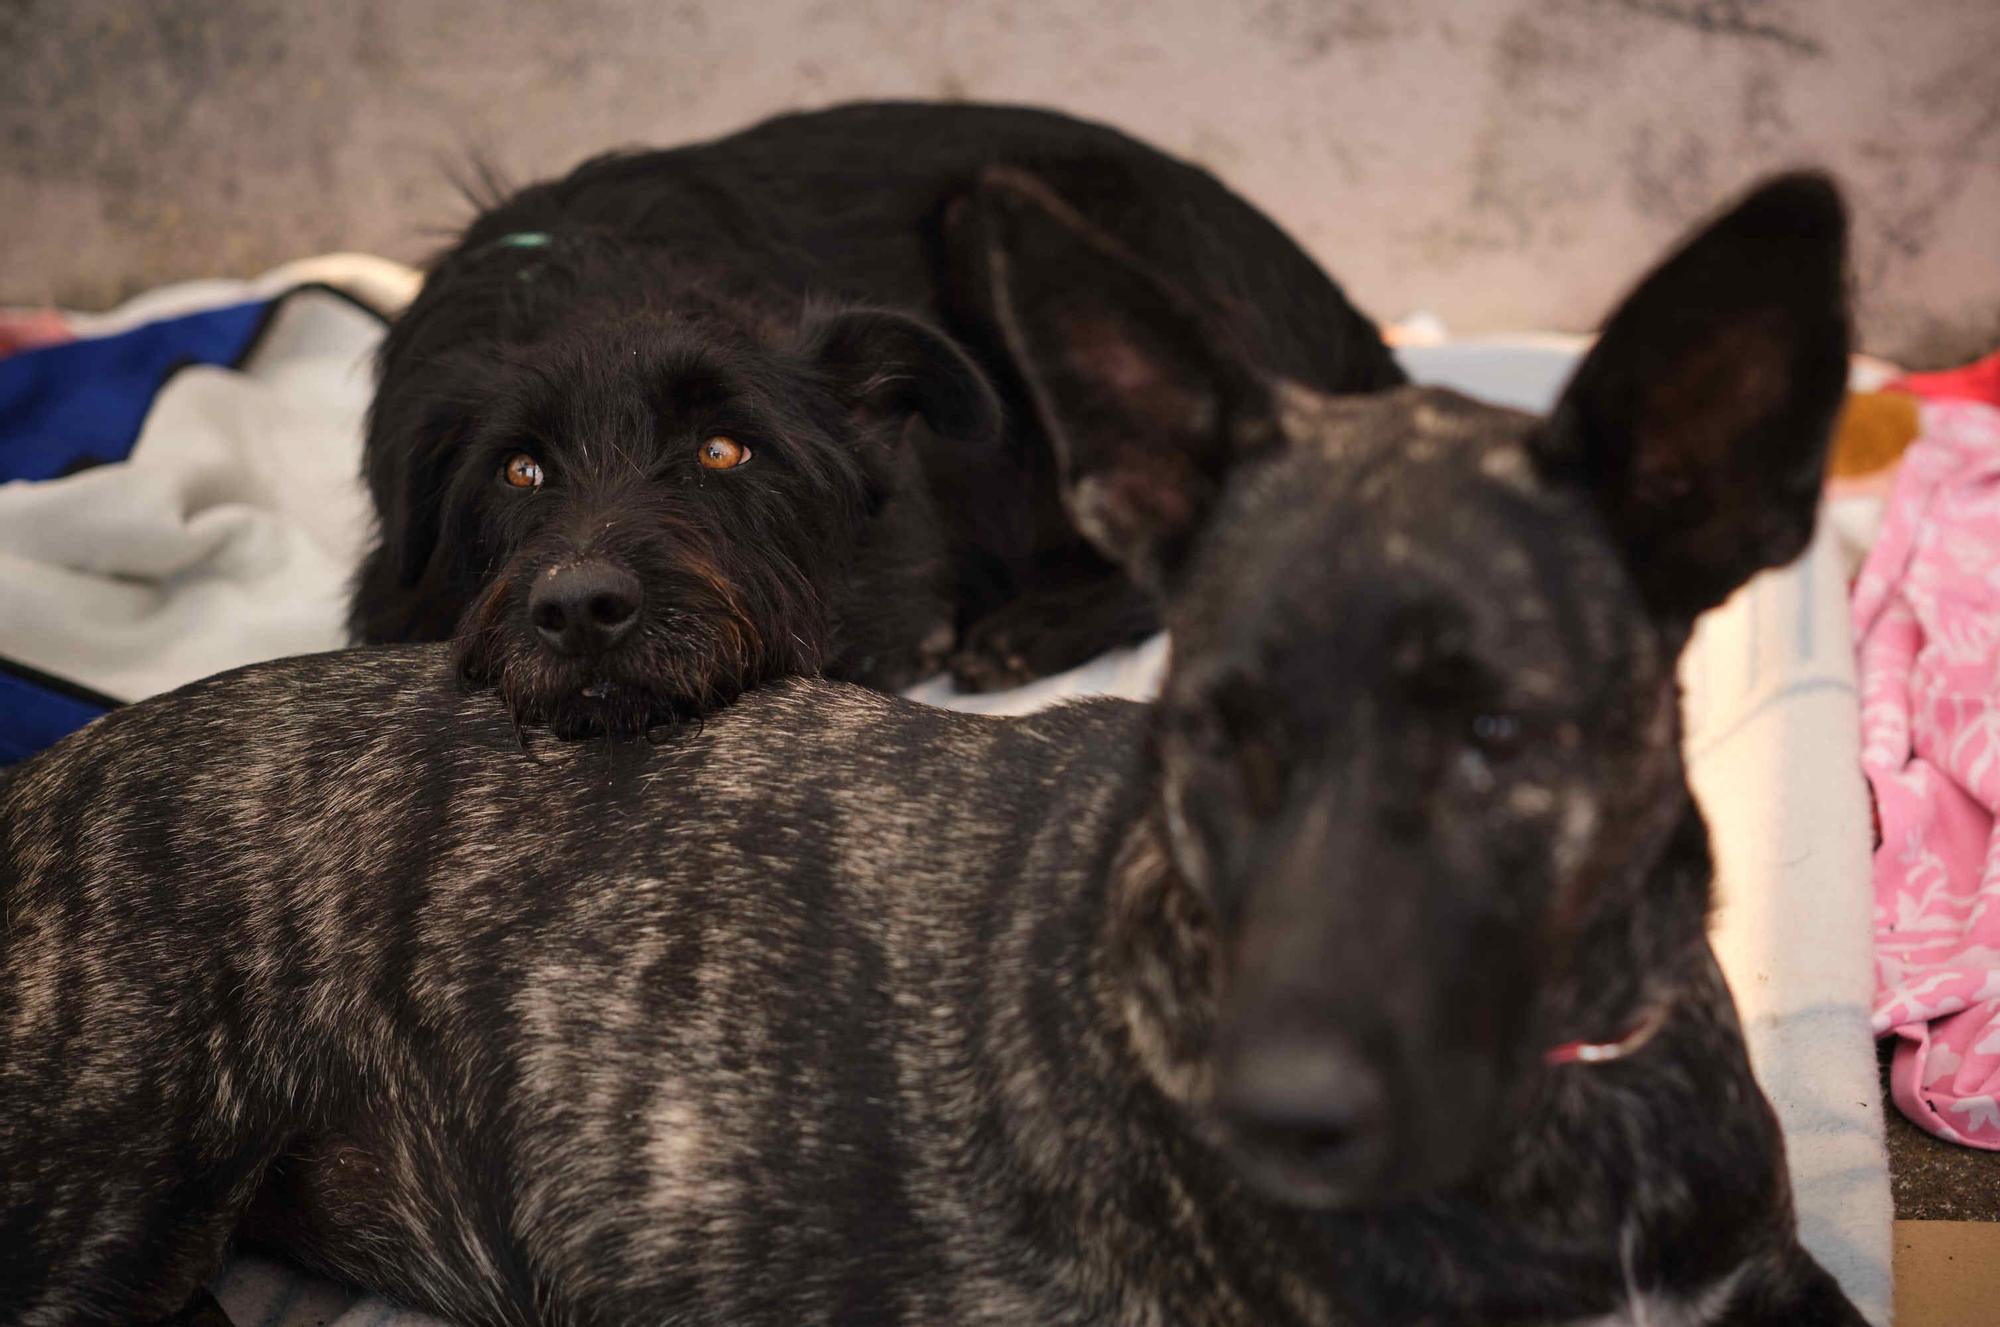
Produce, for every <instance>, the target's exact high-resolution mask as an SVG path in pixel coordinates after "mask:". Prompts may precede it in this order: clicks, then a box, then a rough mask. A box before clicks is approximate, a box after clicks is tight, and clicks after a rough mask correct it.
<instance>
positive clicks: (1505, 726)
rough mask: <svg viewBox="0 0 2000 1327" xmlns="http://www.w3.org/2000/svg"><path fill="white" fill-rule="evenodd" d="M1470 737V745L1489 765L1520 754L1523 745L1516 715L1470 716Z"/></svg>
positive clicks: (1519, 722) (1519, 723) (1519, 721)
mask: <svg viewBox="0 0 2000 1327" xmlns="http://www.w3.org/2000/svg"><path fill="white" fill-rule="evenodd" d="M1470 736H1471V738H1472V745H1473V746H1475V747H1477V748H1478V749H1479V754H1481V755H1482V756H1485V757H1486V759H1487V761H1488V763H1490V764H1495V765H1497V764H1499V763H1500V762H1501V761H1503V760H1512V759H1513V758H1514V757H1515V756H1518V755H1520V754H1521V747H1522V745H1523V743H1522V731H1521V720H1520V717H1519V716H1518V715H1513V714H1501V713H1493V714H1475V715H1473V716H1472V724H1471V732H1470Z"/></svg>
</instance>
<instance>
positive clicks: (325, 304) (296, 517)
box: [0, 257, 1890, 1327]
mask: <svg viewBox="0 0 2000 1327" xmlns="http://www.w3.org/2000/svg"><path fill="white" fill-rule="evenodd" d="M299 280H319V281H327V282H330V283H333V284H339V285H347V286H349V287H350V288H354V287H356V286H358V287H359V289H360V291H361V293H363V294H364V296H365V297H366V298H368V299H369V300H370V302H371V303H374V304H376V305H377V306H378V307H385V306H392V305H393V304H394V303H395V302H396V300H397V299H398V298H401V297H405V296H406V295H407V292H408V291H409V290H410V289H411V288H412V285H413V279H412V278H411V277H410V275H409V274H408V273H407V272H405V271H402V270H401V269H396V268H394V267H393V265H385V264H381V263H379V262H375V261H374V260H364V259H355V258H352V257H343V258H338V259H336V260H333V261H332V262H330V263H327V262H320V263H317V264H307V265H295V266H294V267H293V268H291V269H287V270H286V271H284V272H282V273H278V274H273V276H272V277H271V278H267V279H266V280H265V281H264V282H259V283H253V284H252V285H251V286H248V287H245V286H242V285H235V284H231V283H202V284H201V285H200V286H199V287H197V288H194V289H193V290H189V289H186V288H177V289H175V290H172V291H168V292H163V293H156V294H155V295H153V296H149V297H147V298H146V300H145V301H144V309H145V312H146V313H148V314H150V315H152V316H159V314H160V313H162V312H165V311H179V310H183V309H185V308H187V307H189V305H190V303H191V302H192V303H194V304H199V303H202V302H209V303H219V302H222V301H225V300H229V299H241V298H244V297H245V296H246V295H249V294H256V293H262V292H268V291H269V290H271V289H274V288H276V287H277V286H279V285H285V284H291V283H293V282H296V281H299ZM130 317H131V315H130V313H129V311H128V312H127V313H125V314H124V315H113V316H112V318H113V322H112V325H123V323H125V322H129V320H130ZM378 336H379V328H378V327H376V326H375V325H374V324H373V322H372V320H370V319H368V318H367V317H366V316H365V315H362V314H359V313H358V312H356V311H355V310H353V309H352V308H350V307H348V306H346V305H344V304H342V303H341V302H340V301H338V300H335V299H331V298H319V297H314V296H312V295H310V294H307V295H304V296H300V297H295V298H294V299H293V300H292V301H290V302H289V303H288V304H287V306H286V307H285V309H284V310H283V311H282V312H281V314H280V315H279V320H278V322H277V323H276V324H274V326H273V327H272V329H271V330H270V332H269V333H267V335H266V336H265V337H264V339H263V341H262V342H261V343H260V345H259V346H258V348H257V350H256V351H255V352H254V353H253V354H252V355H251V356H250V357H249V359H248V360H247V361H246V362H245V364H244V366H243V368H242V370H240V371H236V370H223V369H193V370H187V371H183V372H182V373H180V374H179V375H177V376H176V377H175V378H174V379H173V380H172V381H171V382H170V383H169V384H168V385H167V387H166V388H165V389H164V390H163V392H162V393H161V395H160V397H159V400H158V402H157V404H156V406H155V408H154V410H153V412H152V414H151V415H150V416H149V417H148V419H147V421H146V425H145V427H144V429H143V431H142V433H141V436H140V439H139V443H138V445H137V447H136V448H135V450H134V452H133V454H132V457H131V458H130V459H129V460H128V461H126V462H123V463H120V464H115V465H107V466H101V467H98V468H96V469H92V470H88V471H85V472H83V473H80V474H77V475H74V476H71V477H69V478H64V479H58V480H52V481H49V482H46V483H39V484H11V485H5V486H0V655H5V656H9V657H12V658H15V659H19V660H21V661H24V662H26V663H29V664H32V665H34V666H36V667H38V668H41V669H43V670H44V671H47V672H50V673H54V674H57V675H59V676H62V677H65V678H67V679H69V680H72V681H75V682H79V683H82V684H84V685H87V686H91V687H95V688H97V689H99V690H102V691H105V692H107V693H109V694H111V695H114V696H117V697H120V698H124V699H137V698H139V697H142V696H146V695H150V694H153V693H155V692H158V691H162V690H166V689H168V688H171V687H174V686H178V685H180V684H181V683H183V682H186V681H190V680H192V679H194V678H196V677H200V676H203V675H205V674H207V673H210V672H214V671H217V670H219V669H222V668H227V667H232V666H235V665H237V664H241V663H247V662H251V661H253V660H256V659H262V658H269V657H273V656H277V655H284V654H294V653H300V652H305V651H311V650H320V649H326V648H328V647H330V646H333V645H336V644H338V643H339V642H340V640H341V618H342V604H343V598H344V595H345V592H346V582H347V578H348V576H349V575H350V573H351V569H352V567H353V566H354V563H355V560H356V557H357V556H358V553H359V550H360V543H361V540H362V538H363V535H364V533H365V531H366V528H367V525H366V522H367V504H366V500H365V497H364V495H363V494H362V492H361V490H360V487H359V484H358V482H357V480H356V478H355V476H356V474H357V473H358V456H359V443H360V421H361V417H362V412H363V410H364V409H365V407H366V403H367V399H368V393H369V387H370V383H369V375H368V370H367V364H368V356H369V354H370V353H371V352H372V350H373V348H374V344H375V341H376V339H377V337H378ZM1579 344H1580V343H1578V342H1576V341H1574V340H1565V339H1561V338H1534V339H1524V340H1519V341H1514V342H1510V343H1499V342H1491V343H1460V344H1448V345H1438V346H1430V347H1421V348H1413V349H1408V350H1405V351H1403V352H1402V356H1403V359H1404V362H1405V363H1406V365H1407V366H1408V367H1409V369H1410V371H1411V373H1412V374H1413V376H1415V377H1417V378H1419V379H1420V380H1425V381H1435V382H1442V383H1446V384H1449V385H1452V386H1456V387H1459V388H1460V389H1461V390H1465V391H1468V392H1471V393H1473V394H1476V395H1481V396H1485V397H1487V398H1489V399H1492V400H1496V401H1501V402H1504V403H1506V404H1512V405H1519V406H1523V407H1527V408H1531V409H1539V408H1542V407H1545V406H1546V405H1547V404H1548V403H1549V401H1550V399H1551V398H1552V396H1553V394H1554V392H1555V390H1556V389H1557V387H1558V386H1559V385H1560V383H1561V382H1562V381H1563V379H1564V377H1565V376H1566V375H1567V373H1568V370H1569V368H1570V367H1571V365H1572V364H1573V362H1574V356H1575V354H1576V352H1577V350H1578V348H1579ZM1843 580H1844V578H1843V574H1842V568H1841V565H1840V559H1839V557H1838V556H1837V555H1836V553H1835V552H1834V550H1833V549H1832V548H1831V546H1830V543H1829V541H1828V540H1825V539H1822V540H1821V541H1819V542H1818V543H1816V544H1815V545H1814V548H1813V550H1812V551H1811V552H1810V553H1809V554H1808V555H1807V556H1806V557H1805V558H1804V559H1802V560H1801V562H1800V563H1799V564H1798V565H1796V566H1794V567H1792V568H1789V569H1787V570H1785V571H1782V572H1778V573H1773V574H1770V575H1767V576H1764V577H1762V578H1760V579H1759V580H1758V581H1757V582H1756V583H1755V584H1753V585H1752V586H1750V587H1749V588H1748V589H1747V590H1746V591H1745V592H1744V593H1742V594H1740V595H1738V596H1737V597H1736V598H1735V599H1734V600H1732V601H1731V602H1730V603H1729V604H1728V605H1726V606H1725V607H1724V608H1722V609H1720V610H1718V611H1717V612H1715V613H1713V614H1711V615H1710V616H1709V617H1708V618H1707V619H1706V620H1705V621H1704V622H1703V623H1702V626H1701V629H1700V630H1699V631H1698V632H1697V633H1696V636H1695V640H1694V643H1693V645H1692V647H1691V649H1690V651H1689V655H1688V658H1687V660H1686V663H1685V667H1684V669H1683V674H1684V679H1685V682H1686V684H1687V701H1686V714H1687V720H1688V723H1687V749H1688V754H1689V759H1690V767H1691V769H1692V772H1693V777H1694V782H1695V786H1696V792H1697V794H1698V796H1699V797H1700V799H1701V801H1702V804H1703V806H1704V808H1705V809H1706V811H1707V812H1708V816H1709V820H1710V824H1711V826H1712V827H1713V831H1714V837H1715V845H1716V853H1717V859H1718V863H1719V869H1720V884H1721V892H1722V900H1723V902H1722V907H1721V909H1720V911H1719V914H1718V917H1717V925H1716V934H1715V942H1716V948H1717V950H1718V952H1719V953H1720V955H1721V957H1722V961H1723V965H1724V967H1725V968H1726V970H1727V971H1728V973H1729V977H1730V981H1731V984H1732V986H1733V987H1734V989H1735V992H1736V998H1737V1002H1738V1004H1739V1006H1740V1007H1741V1009H1742V1011H1743V1018H1744V1023H1745V1027H1746V1030H1747V1033H1748V1036H1749V1041H1750V1050H1751V1055H1752V1058H1753V1060H1754V1061H1755V1063H1756V1066H1757V1071H1758V1075H1759V1077H1760V1078H1761V1080H1762V1081H1763V1084H1764V1087H1765V1089H1766V1091H1767V1092H1769V1093H1770V1095H1771V1098H1772V1100H1773V1102H1774V1103H1775V1104H1776V1106H1777V1109H1778V1113H1779V1117H1780V1119H1781V1120H1782V1121H1783V1124H1784V1127H1785V1131H1786V1136H1787V1139H1788V1144H1789V1147H1790V1158H1791V1170H1792V1175H1793V1179H1794V1182H1795V1185H1796V1188H1797V1198H1798V1206H1799V1212H1800V1221H1801V1227H1802V1233H1803V1236H1804V1239H1805V1243H1806V1246H1807V1247H1808V1248H1809V1249H1811V1250H1812V1251H1813V1252H1814V1253H1815V1254H1817V1255H1818V1256H1819V1257H1820V1258H1821V1260H1822V1261H1824V1262H1825V1263H1826V1264H1827V1266H1828V1267H1829V1268H1830V1269H1831V1270H1832V1271H1833V1273H1834V1274H1835V1275H1836V1276H1837V1277H1838V1278H1839V1279H1840V1281H1841V1283H1842V1285H1844V1286H1845V1287H1846V1288H1847V1291H1848V1293H1849V1294H1850V1295H1851V1296H1853V1298H1854V1299H1855V1301H1856V1302H1857V1303H1858V1304H1859V1305H1860V1306H1861V1308H1862V1310H1863V1312H1864V1313H1866V1314H1867V1315H1868V1316H1869V1318H1870V1319H1871V1320H1873V1321H1875V1322H1877V1323H1886V1322H1887V1321H1888V1307H1889V1232H1890V1206H1889V1190H1888V1176H1887V1168H1886V1162H1885V1158H1884V1153H1883V1150H1882V1141H1881V1129H1882V1121H1881V1103H1880V1094H1879V1091H1878V1089H1877V1086H1876V1076H1875V1061H1874V1055H1873V1051H1872V1047H1871V1039H1870V1035H1869V1030H1868V997H1869V983H1870V965H1869V935H1870V920H1869V911H1868V909H1869V886H1868V879H1869V877H1868V853H1869V845H1868V829H1867V826H1868V814H1867V806H1866V802H1865V799H1864V794H1863V791H1862V785H1861V780H1860V774H1859V768H1860V765H1859V737H1858V734H1859V722H1858V717H1857V712H1856V706H1855V694H1854V669H1853V658H1852V649H1851V644H1850V641H1849V634H1848V619H1847V613H1846V609H1845V600H1844V595H1843V593H1842V586H1843ZM1165 657H1166V649H1165V643H1164V641H1161V640H1155V641H1151V642H1148V643H1147V644H1145V645H1142V646H1140V647H1138V648H1137V649H1134V650H1128V651H1120V652H1117V653H1116V654H1114V655H1110V656H1107V657H1105V658H1103V659H1100V660H1098V661H1096V662H1094V663H1092V664H1090V665H1087V666H1086V667H1084V668H1081V669H1079V670H1077V671H1075V672H1073V673H1071V674H1068V675H1066V676H1063V677H1060V678H1051V679H1047V680H1044V681H1042V682H1039V683H1036V684H1034V685H1032V686H1029V687H1024V688H1021V689H1020V690H1019V691H1016V692H1013V693H1009V694H1007V695H1003V696H997V697H993V696H989V697H954V696H952V695H951V694H950V691H949V688H948V687H947V686H945V685H944V684H943V683H941V682H934V683H930V684H926V685H925V686H922V687H919V688H917V689H916V691H915V692H914V694H916V695H917V696H918V697H919V698H921V699H925V700H930V701H935V702H938V703H943V704H953V705H958V706H960V707H962V708H968V709H986V710H1023V709H1032V708H1036V707H1038V706H1040V705H1044V704H1047V703H1049V702H1050V701H1053V700H1056V699H1059V698H1062V697H1065V696H1074V695H1081V694H1091V693H1110V694H1117V695H1127V696H1134V697H1145V696H1149V695H1150V694H1151V693H1152V691H1153V689H1154V687H1155V686H1156V684H1157V681H1158V677H1159V673H1160V669H1161V667H1162V666H1163V664H1164V661H1165ZM217 1290H218V1294H219V1296H220V1298H221V1299H222V1302H223V1304H224V1306H225V1307H226V1308H227V1309H228V1310H229V1312H230V1314H231V1316H232V1317H233V1318H234V1319H235V1321H236V1322H237V1323H239V1324H242V1325H243V1327H308V1324H313V1325H317V1324H331V1327H384V1325H385V1324H390V1323H392V1322H393V1323H394V1324H395V1327H414V1325H415V1324H418V1323H421V1322H424V1321H426V1320H425V1319H423V1318H421V1317H420V1316H419V1315H416V1314H411V1313H407V1312H404V1311H400V1310H396V1309H394V1308H392V1307H391V1306H388V1305H386V1304H383V1303H382V1302H381V1301H378V1300H374V1299H366V1300H361V1301H352V1300H351V1297H350V1296H347V1295H345V1294H343V1293H341V1292H339V1291H337V1290H335V1289H333V1288H331V1287H327V1286H323V1285H319V1284H316V1283H312V1282H309V1281H307V1280H306V1279H304V1278H300V1277H297V1276H294V1275H292V1274H290V1273H288V1272H285V1271H284V1270H282V1269H279V1268H276V1267H274V1266H272V1265H270V1264H268V1263H264V1262H261V1261H258V1260H255V1259H241V1260H239V1261H238V1262H237V1263H236V1264H235V1265H233V1266H232V1267H231V1268H230V1270H229V1271H228V1272H227V1273H226V1274H225V1275H224V1276H223V1277H222V1278H221V1279H220V1281H219V1282H218V1283H217Z"/></svg>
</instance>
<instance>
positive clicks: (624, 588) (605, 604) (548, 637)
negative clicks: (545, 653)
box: [528, 558, 642, 658]
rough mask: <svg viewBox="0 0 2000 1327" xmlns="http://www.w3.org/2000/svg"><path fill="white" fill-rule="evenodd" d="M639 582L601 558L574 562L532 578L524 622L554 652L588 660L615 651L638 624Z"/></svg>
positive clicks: (628, 573) (635, 577)
mask: <svg viewBox="0 0 2000 1327" xmlns="http://www.w3.org/2000/svg"><path fill="white" fill-rule="evenodd" d="M641 594H642V591H641V589H640V586H639V578H638V577H637V576H634V575H633V574H632V573H631V572H629V571H627V570H626V569H625V568H623V567H621V566H618V565H617V564H615V563H611V562H606V561H604V560H603V559H601V558H591V559H589V560H587V561H583V562H572V563H569V564H568V565H566V566H562V567H558V568H556V569H555V570H554V571H551V572H549V573H547V574H545V575H542V576H540V577H538V578H536V580H535V588H534V589H533V590H531V591H530V592H529V594H528V620H529V621H531V622H533V623H534V624H535V633H536V634H537V635H539V636H540V637H541V638H542V640H543V642H544V643H545V644H547V645H548V647H549V648H550V649H552V650H554V651H555V652H556V653H557V654H565V655H569V656H570V657H572V658H590V657H594V656H596V655H600V654H605V653H607V652H609V651H611V650H613V649H615V648H616V647H617V645H618V643H619V642H620V641H622V640H624V639H625V637H627V636H629V635H631V634H632V628H633V627H635V626H637V625H638V623H639V604H640V598H641Z"/></svg>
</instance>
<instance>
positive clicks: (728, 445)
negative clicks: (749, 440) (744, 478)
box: [700, 436, 750, 470]
mask: <svg viewBox="0 0 2000 1327" xmlns="http://www.w3.org/2000/svg"><path fill="white" fill-rule="evenodd" d="M700 456H701V463H702V464H703V465H705V466H707V467H708V468H709V469H710V470H734V469H735V468H736V467H737V466H739V465H742V464H743V463H744V462H745V461H747V460H749V459H750V449H749V448H748V447H745V446H744V445H743V444H742V443H740V442H738V441H737V440H736V439H734V438H724V437H720V436H718V437H713V438H710V439H709V440H708V441H707V442H704V443H703V444H701V452H700Z"/></svg>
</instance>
